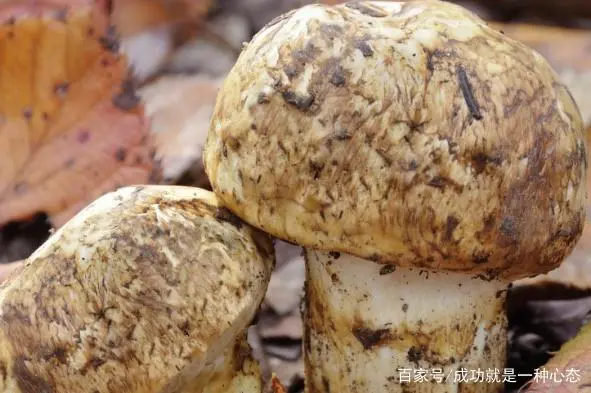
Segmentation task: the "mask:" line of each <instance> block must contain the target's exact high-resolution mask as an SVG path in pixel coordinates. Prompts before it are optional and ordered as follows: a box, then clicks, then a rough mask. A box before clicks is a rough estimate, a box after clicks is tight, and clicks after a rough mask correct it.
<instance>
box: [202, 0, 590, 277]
mask: <svg viewBox="0 0 591 393" xmlns="http://www.w3.org/2000/svg"><path fill="white" fill-rule="evenodd" d="M585 152H586V141H585V138H584V135H583V124H582V120H581V116H580V113H579V109H578V107H577V105H576V103H575V102H574V100H573V98H572V96H571V94H570V93H569V91H568V90H567V88H566V87H565V86H564V85H563V84H562V83H560V82H559V81H558V79H557V75H556V74H555V72H554V71H553V70H552V69H551V67H550V66H549V65H548V63H547V62H546V61H545V60H544V59H543V58H542V57H541V55H539V54H538V53H537V52H535V51H533V50H531V49H530V48H528V47H526V46H524V45H522V44H520V43H518V42H516V41H514V40H512V39H510V38H508V37H506V36H504V35H503V34H502V33H501V32H498V31H495V30H493V29H492V28H490V27H488V26H487V24H486V23H485V22H484V21H482V20H481V19H479V18H478V17H477V16H475V15H474V14H472V13H471V12H469V11H467V10H465V9H464V8H462V7H460V6H457V5H453V4H450V3H446V2H440V1H429V0H424V1H412V2H407V3H404V2H367V3H363V2H361V3H359V2H357V3H347V4H344V5H339V6H332V7H331V6H326V5H310V6H305V7H303V8H300V9H298V10H295V11H292V12H291V13H288V14H286V15H283V16H282V17H280V18H277V19H276V20H275V21H273V22H271V23H270V24H269V25H268V26H266V27H265V28H264V29H263V30H262V31H260V32H259V33H258V34H257V35H256V36H255V37H254V38H253V40H252V41H251V42H250V43H249V44H248V45H247V46H246V47H245V48H244V50H243V52H242V53H241V55H240V58H239V59H238V61H237V63H236V65H235V66H234V68H233V69H232V71H231V72H230V74H229V75H228V77H227V79H226V81H225V83H224V85H223V87H222V89H221V91H220V93H219V96H218V100H217V103H216V108H215V111H214V115H213V118H212V121H211V127H210V132H209V135H208V140H207V143H206V148H205V153H204V163H205V166H206V171H207V174H208V176H209V178H210V180H211V182H212V186H213V189H214V190H215V192H216V194H217V195H218V196H219V198H220V199H221V201H223V203H224V204H225V205H226V206H228V207H229V209H231V210H232V211H233V212H234V213H235V214H237V215H238V216H240V217H241V218H242V219H244V220H245V221H247V222H249V223H250V224H252V225H255V226H257V227H259V228H261V229H263V230H265V231H266V232H268V233H270V234H272V235H274V236H276V237H279V238H282V239H285V240H288V241H291V242H294V243H298V244H300V245H302V246H304V247H311V248H315V249H319V250H324V251H335V252H346V253H350V254H353V255H355V256H358V257H362V258H366V259H371V260H374V261H377V262H381V263H394V264H397V265H400V266H406V267H413V266H415V267H421V268H424V269H446V270H460V271H465V272H467V273H471V274H479V275H485V276H486V277H501V278H506V279H515V278H519V277H524V276H528V275H534V274H537V273H542V272H546V271H549V270H551V269H552V268H554V267H555V266H557V265H558V264H559V263H560V262H561V261H562V260H563V258H564V257H565V256H566V255H567V254H568V253H570V251H571V250H572V248H573V247H574V245H575V243H576V242H577V240H578V239H579V237H580V234H581V231H582V228H583V222H584V214H585V213H584V208H583V204H584V199H585V188H584V179H585V175H586V167H587V163H586V154H585Z"/></svg>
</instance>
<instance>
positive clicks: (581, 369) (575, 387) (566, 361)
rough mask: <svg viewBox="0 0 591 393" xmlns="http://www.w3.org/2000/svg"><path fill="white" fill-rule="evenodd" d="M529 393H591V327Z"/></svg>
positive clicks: (544, 369) (555, 359) (540, 373)
mask: <svg viewBox="0 0 591 393" xmlns="http://www.w3.org/2000/svg"><path fill="white" fill-rule="evenodd" d="M525 391H526V392H527V393H546V392H552V393H575V392H577V393H585V392H591V324H589V325H587V326H586V327H585V328H583V329H582V330H581V332H580V333H579V334H578V335H577V336H576V337H575V338H574V339H572V340H570V341H569V342H567V343H566V344H564V345H563V346H562V348H561V349H560V351H559V352H558V353H557V354H556V355H555V356H554V357H553V358H552V359H551V360H550V361H549V362H548V363H547V364H546V365H545V366H544V367H542V368H540V369H538V370H537V371H536V372H535V376H534V379H533V380H532V382H531V384H530V386H529V388H528V389H527V390H525Z"/></svg>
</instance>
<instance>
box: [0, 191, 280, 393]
mask: <svg viewBox="0 0 591 393" xmlns="http://www.w3.org/2000/svg"><path fill="white" fill-rule="evenodd" d="M274 258H275V257H274V250H273V244H272V241H271V239H270V237H268V236H267V235H266V234H264V233H262V232H260V231H258V230H257V229H254V228H252V227H250V226H248V225H247V224H245V223H243V222H242V221H240V220H239V219H238V218H237V217H236V216H234V215H233V214H232V213H230V212H229V211H228V210H226V209H224V208H223V207H221V206H220V205H219V204H218V201H217V199H216V197H215V196H214V195H213V194H212V193H210V192H208V191H204V190H201V189H197V188H189V187H172V186H170V187H165V186H145V187H127V188H122V189H120V190H118V191H116V192H113V193H110V194H107V195H105V196H103V197H101V198H99V199H98V200H96V201H95V202H94V203H92V204H91V205H90V206H88V207H87V208H85V209H84V210H83V211H82V212H80V213H79V214H78V215H76V216H75V217H74V218H72V219H71V220H70V221H68V222H67V223H66V224H65V225H64V226H63V227H62V228H61V229H59V230H58V231H57V232H56V233H54V234H53V235H52V236H51V237H50V238H49V239H48V240H47V241H46V242H45V243H44V244H43V245H42V246H41V247H40V248H38V249H37V250H36V251H35V253H33V255H31V257H29V258H28V259H27V261H26V263H25V264H24V266H23V267H22V269H21V270H20V272H18V273H15V274H13V275H11V276H10V278H9V279H8V280H7V281H5V282H4V283H3V284H2V285H0V391H1V392H12V393H30V392H33V391H35V392H53V393H83V392H88V387H89V386H92V391H93V392H96V393H110V392H122V391H125V392H129V393H156V392H163V391H171V392H173V391H174V392H183V393H218V392H245V391H247V392H248V393H259V392H261V391H262V389H263V387H262V383H261V378H260V372H259V370H258V365H257V364H256V363H255V362H254V361H253V360H252V358H251V356H250V350H249V348H248V344H247V343H246V341H245V334H246V333H245V332H246V329H247V328H248V326H249V325H250V323H251V321H252V320H253V318H254V315H255V312H256V311H257V310H258V308H259V306H260V303H261V302H262V300H263V297H264V295H265V291H266V288H267V285H268V282H269V279H270V276H271V271H272V269H273V266H274ZM243 389H244V390H243ZM246 389H249V390H246Z"/></svg>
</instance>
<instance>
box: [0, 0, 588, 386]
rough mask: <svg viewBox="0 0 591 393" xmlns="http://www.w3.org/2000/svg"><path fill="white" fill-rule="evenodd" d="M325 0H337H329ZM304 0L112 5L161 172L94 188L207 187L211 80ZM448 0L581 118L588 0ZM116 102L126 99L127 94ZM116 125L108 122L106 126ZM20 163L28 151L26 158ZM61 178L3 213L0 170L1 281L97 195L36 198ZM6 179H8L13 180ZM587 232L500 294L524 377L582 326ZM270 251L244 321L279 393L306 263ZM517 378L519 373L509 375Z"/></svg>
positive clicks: (8, 201) (298, 375) (11, 199)
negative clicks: (536, 66) (257, 302)
mask: <svg viewBox="0 0 591 393" xmlns="http://www.w3.org/2000/svg"><path fill="white" fill-rule="evenodd" d="M324 2H325V3H327V4H336V3H338V1H336V0H326V1H324ZM0 3H1V2H0ZM23 3H26V1H24V0H23ZM64 3H65V2H64ZM308 3H312V1H305V0H192V1H191V0H176V1H175V0H114V1H112V2H110V4H109V6H110V7H111V12H112V16H111V18H112V20H111V23H112V24H113V25H114V26H115V27H116V31H117V34H118V36H119V37H120V39H121V44H122V45H121V48H122V49H123V51H124V52H125V53H126V54H127V56H128V58H129V62H130V64H131V66H132V70H133V71H132V76H131V78H130V79H129V80H127V81H126V83H129V84H130V87H129V88H130V89H133V94H132V98H131V100H132V103H133V104H138V102H140V103H143V105H144V111H145V117H146V118H147V119H148V120H149V122H146V127H147V130H146V132H147V133H148V134H149V136H150V138H151V140H152V142H150V143H151V145H152V147H151V149H152V152H151V157H152V159H153V160H154V162H155V163H157V164H158V168H159V169H158V173H157V174H155V172H152V173H151V174H150V176H148V175H147V174H146V173H147V172H146V173H144V172H142V173H134V174H133V175H129V176H125V177H119V178H118V180H117V181H114V180H113V181H111V180H109V181H106V180H105V183H104V184H106V186H105V187H104V188H102V189H101V192H103V191H107V190H109V189H113V188H116V187H118V186H122V185H125V184H132V183H138V182H158V183H167V184H183V185H192V186H199V187H204V188H208V187H209V186H208V181H207V179H206V177H205V175H204V173H203V168H202V164H201V148H202V146H203V144H204V141H205V137H206V134H207V131H208V127H209V118H210V115H211V113H212V109H213V105H214V103H215V98H216V94H217V90H218V88H219V86H220V83H221V82H222V81H223V79H224V77H225V75H226V74H227V73H228V71H229V70H230V69H231V67H232V66H233V64H234V62H235V60H236V58H237V56H238V55H239V53H240V50H241V47H242V44H243V43H244V42H248V41H249V40H250V39H251V37H252V36H253V34H255V33H256V32H257V31H258V30H260V29H261V28H262V27H263V26H264V25H265V24H266V23H268V22H269V21H271V20H272V19H273V18H274V17H276V16H278V15H279V14H282V13H284V12H287V11H289V10H290V9H293V8H297V7H300V6H303V5H305V4H308ZM457 3H459V4H461V5H463V6H465V7H467V8H469V9H471V10H473V11H474V12H476V13H477V14H479V15H480V16H481V17H483V18H484V19H486V20H488V21H490V22H491V23H493V24H494V27H495V28H497V29H499V30H503V31H504V32H505V34H506V35H508V36H511V37H513V38H515V39H517V40H520V41H522V42H524V43H525V44H527V45H529V46H531V47H533V48H535V49H536V50H538V51H539V52H540V53H541V54H542V55H543V56H544V57H546V59H548V60H549V61H550V63H551V64H552V65H553V67H554V68H555V70H556V72H557V73H558V74H559V76H560V78H561V79H562V80H563V82H564V83H565V84H566V85H567V86H568V87H569V88H570V89H571V92H572V93H573V96H574V97H575V100H576V101H577V103H578V104H579V107H580V110H581V113H582V115H583V117H584V119H585V122H586V124H587V125H589V124H591V1H590V0H560V1H557V0H473V1H457ZM123 98H125V97H123ZM123 98H122V99H123ZM135 100H137V101H138V102H135ZM122 102H123V106H127V104H128V103H129V99H127V101H125V100H124V101H122ZM116 121H118V120H117V119H115V120H113V123H112V124H116ZM0 123H1V117H0ZM85 135H86V134H78V136H77V138H78V140H79V141H83V142H84V140H85V138H86V139H88V136H87V135H86V136H85ZM113 138H114V139H117V137H115V136H114V137H113ZM109 143H110V142H109ZM113 143H114V142H113ZM142 143H143V142H142ZM124 152H125V151H123V152H122V151H121V150H117V151H115V157H116V158H118V161H121V162H127V160H128V157H129V154H125V153H124ZM118 154H119V155H118ZM138 157H139V156H138ZM3 159H4V160H8V158H5V157H0V165H2V161H1V160H3ZM26 160H29V161H31V160H33V159H32V158H31V157H27V158H26ZM26 160H25V161H26ZM12 161H18V160H16V159H13V160H12ZM21 161H22V160H21ZM67 163H68V162H66V164H67ZM66 166H67V165H66ZM95 167H96V164H95ZM15 171H16V172H18V170H15ZM80 171H82V174H81V173H80ZM64 173H65V172H64ZM81 175H84V170H83V169H81V170H79V171H78V172H77V176H81ZM27 176H29V175H27ZM69 176H70V175H64V176H63V177H64V178H65V180H63V179H62V180H60V181H61V182H62V183H60V186H59V187H55V186H51V187H50V186H47V184H45V183H47V182H46V181H45V180H44V181H45V183H44V184H45V186H44V188H43V189H42V190H41V191H38V192H37V191H36V193H35V194H34V197H35V207H31V206H32V205H31V204H29V203H28V202H27V204H26V208H23V209H22V212H21V213H19V214H18V215H7V214H4V215H3V214H2V210H3V209H4V211H5V212H6V211H8V210H10V209H13V206H16V205H15V200H16V198H17V196H15V195H18V198H21V199H19V201H22V200H25V199H22V198H25V197H26V196H27V195H28V194H27V190H25V189H24V188H23V187H20V190H19V189H17V188H18V187H16V186H15V187H14V188H15V190H16V191H15V192H16V194H15V193H7V192H4V193H2V189H3V188H2V185H3V183H2V182H3V181H5V182H6V181H8V180H6V179H4V180H3V178H2V173H1V171H0V228H1V229H0V263H2V264H3V265H0V281H1V277H2V274H3V272H6V271H8V270H9V269H10V267H11V266H14V265H11V263H13V262H15V261H19V260H22V259H25V258H27V257H28V256H29V255H30V253H31V252H32V251H33V250H34V249H35V248H36V247H38V246H39V245H40V244H41V243H42V242H43V241H44V240H45V239H46V238H47V237H48V236H49V233H50V231H51V230H53V229H55V228H57V227H59V226H60V225H61V223H63V222H64V221H65V220H67V218H68V217H70V216H71V215H72V214H73V213H74V212H75V211H76V210H77V209H79V208H80V207H82V206H84V205H85V204H86V203H88V201H90V200H92V199H93V197H94V196H95V195H93V194H92V193H89V192H83V193H81V194H76V195H77V197H76V198H77V199H76V200H74V201H70V202H68V203H67V206H66V207H67V209H66V207H63V206H62V207H59V208H55V206H54V205H55V204H53V203H49V202H48V203H44V199H45V198H48V197H47V195H48V193H49V192H54V191H55V190H56V189H57V188H59V192H63V193H65V194H67V193H72V192H74V190H77V183H76V181H73V180H72V179H73V178H70V177H69ZM33 177H34V176H33ZM29 178H31V176H29ZM38 178H39V176H38ZM107 178H108V179H110V177H107ZM11 182H12V183H11V184H14V180H13V179H12V180H11ZM18 184H21V183H18ZM22 184H27V183H22ZM33 185H34V184H33ZM31 189H33V188H31ZM43 190H45V191H43ZM48 190H54V191H48ZM55 192H58V191H55ZM62 205H63V204H62ZM19 206H20V205H19ZM60 206H61V205H60ZM64 206H65V205H64ZM589 236H590V235H589V228H588V226H586V228H585V233H584V236H583V239H582V240H581V242H580V244H579V246H578V248H577V249H576V250H575V252H574V253H573V255H571V257H570V258H569V259H568V260H567V261H566V262H565V264H564V265H563V266H562V267H561V268H559V269H558V270H556V271H554V272H552V273H550V274H549V275H547V276H543V277H539V278H536V279H532V280H524V281H521V282H518V283H515V285H514V287H513V288H512V290H511V293H510V296H509V302H508V310H509V318H510V336H509V343H510V347H509V349H510V351H509V352H510V353H509V364H508V367H512V368H515V369H516V372H517V373H519V372H523V373H531V372H532V370H533V369H535V368H536V367H539V366H541V365H542V364H544V363H545V362H546V361H548V359H549V358H550V357H551V353H553V352H554V351H556V350H558V349H559V348H560V346H561V345H562V344H563V343H564V342H565V341H566V340H568V339H570V338H572V337H573V336H574V335H576V334H577V332H578V331H579V330H580V328H581V327H582V326H583V325H584V324H585V323H587V320H588V317H589V314H590V312H591V259H590V256H591V238H590V237H589ZM277 257H278V265H277V271H276V273H275V274H274V276H273V279H272V281H271V284H270V287H269V291H268V295H267V297H266V300H265V303H264V305H263V308H262V310H261V312H260V315H259V319H258V323H257V324H256V325H255V326H253V327H252V328H251V329H252V331H251V333H252V334H251V341H252V342H251V344H252V346H253V347H254V350H255V352H256V356H257V358H258V359H259V360H260V361H261V364H262V366H263V370H264V372H265V374H266V375H267V376H268V375H270V373H271V372H276V373H277V374H278V376H279V377H280V379H281V380H282V381H283V382H284V383H285V384H286V385H287V386H288V389H289V392H291V393H295V392H300V391H303V390H302V389H303V380H302V375H303V363H302V351H301V337H302V325H301V320H300V308H299V306H300V299H301V292H302V287H303V282H304V264H303V260H302V258H301V255H300V250H299V249H298V248H296V247H293V246H290V245H288V244H286V243H282V242H278V243H277ZM2 269H3V270H2ZM589 350H590V351H591V346H590V347H589ZM590 377H591V375H590ZM525 381H526V379H525V378H522V379H520V381H519V382H520V384H522V383H524V382H525ZM520 384H513V386H508V387H507V391H515V390H517V388H519V386H520Z"/></svg>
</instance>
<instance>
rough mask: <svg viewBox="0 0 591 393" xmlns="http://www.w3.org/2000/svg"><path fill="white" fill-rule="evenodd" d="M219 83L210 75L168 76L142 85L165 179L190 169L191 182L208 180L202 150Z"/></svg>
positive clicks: (201, 183) (204, 183)
mask: <svg viewBox="0 0 591 393" xmlns="http://www.w3.org/2000/svg"><path fill="white" fill-rule="evenodd" d="M220 84H221V79H211V78H208V77H207V76H200V75H197V76H165V77H163V78H161V79H158V80H157V81H155V82H154V83H152V84H149V85H147V86H146V87H144V88H142V89H141V91H140V95H141V97H142V99H143V101H144V102H145V107H146V115H147V116H148V117H149V118H150V121H151V130H152V134H153V137H154V141H155V144H156V146H157V148H156V156H157V158H158V159H159V161H160V162H161V166H162V172H163V176H164V180H165V182H168V183H176V182H178V180H179V179H180V178H181V177H182V176H183V175H186V174H187V172H189V174H188V175H189V177H190V178H191V179H193V181H192V182H191V183H192V185H196V186H200V187H207V185H208V184H209V182H208V180H207V177H206V175H205V172H204V170H203V164H202V160H201V157H202V155H201V151H202V149H203V145H204V144H205V138H206V137H207V132H208V130H209V120H210V118H211V114H212V113H213V106H214V104H215V99H216V96H217V91H218V88H219V86H220Z"/></svg>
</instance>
